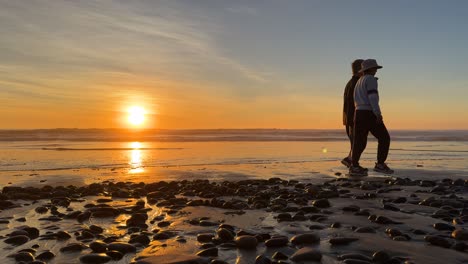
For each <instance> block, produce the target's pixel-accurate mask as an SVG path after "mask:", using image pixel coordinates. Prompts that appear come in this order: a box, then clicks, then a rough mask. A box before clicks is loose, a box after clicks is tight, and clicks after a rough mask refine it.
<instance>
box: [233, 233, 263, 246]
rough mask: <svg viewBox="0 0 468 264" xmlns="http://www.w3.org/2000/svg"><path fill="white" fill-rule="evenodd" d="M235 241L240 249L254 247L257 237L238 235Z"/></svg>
mask: <svg viewBox="0 0 468 264" xmlns="http://www.w3.org/2000/svg"><path fill="white" fill-rule="evenodd" d="M235 242H236V245H237V247H238V248H242V249H255V248H257V244H258V241H257V238H256V237H254V236H250V235H244V236H238V237H236V240H235Z"/></svg>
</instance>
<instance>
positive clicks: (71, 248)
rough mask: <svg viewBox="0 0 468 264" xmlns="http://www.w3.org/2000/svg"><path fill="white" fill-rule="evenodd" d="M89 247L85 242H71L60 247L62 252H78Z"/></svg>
mask: <svg viewBox="0 0 468 264" xmlns="http://www.w3.org/2000/svg"><path fill="white" fill-rule="evenodd" d="M85 248H87V247H86V246H85V245H84V244H83V243H71V244H68V245H66V246H64V247H62V248H61V249H60V252H78V251H82V250H83V249H85Z"/></svg>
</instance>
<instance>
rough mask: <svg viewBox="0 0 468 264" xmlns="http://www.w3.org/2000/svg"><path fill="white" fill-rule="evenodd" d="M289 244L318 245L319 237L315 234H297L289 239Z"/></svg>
mask: <svg viewBox="0 0 468 264" xmlns="http://www.w3.org/2000/svg"><path fill="white" fill-rule="evenodd" d="M291 243H292V244H294V245H300V244H316V243H320V236H318V235H317V234H315V233H306V234H299V235H295V236H293V237H292V238H291Z"/></svg>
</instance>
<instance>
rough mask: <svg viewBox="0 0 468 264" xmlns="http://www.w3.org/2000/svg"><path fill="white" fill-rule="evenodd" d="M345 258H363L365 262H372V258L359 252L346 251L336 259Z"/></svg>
mask: <svg viewBox="0 0 468 264" xmlns="http://www.w3.org/2000/svg"><path fill="white" fill-rule="evenodd" d="M347 259H357V260H363V261H366V262H372V259H371V258H370V257H368V256H366V255H363V254H359V253H347V254H343V255H339V256H338V260H347Z"/></svg>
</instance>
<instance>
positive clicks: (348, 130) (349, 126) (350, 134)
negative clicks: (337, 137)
mask: <svg viewBox="0 0 468 264" xmlns="http://www.w3.org/2000/svg"><path fill="white" fill-rule="evenodd" d="M353 125H354V124H347V125H346V135H348V138H349V143H350V144H351V145H350V148H349V154H348V157H350V158H351V154H352V149H353Z"/></svg>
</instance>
